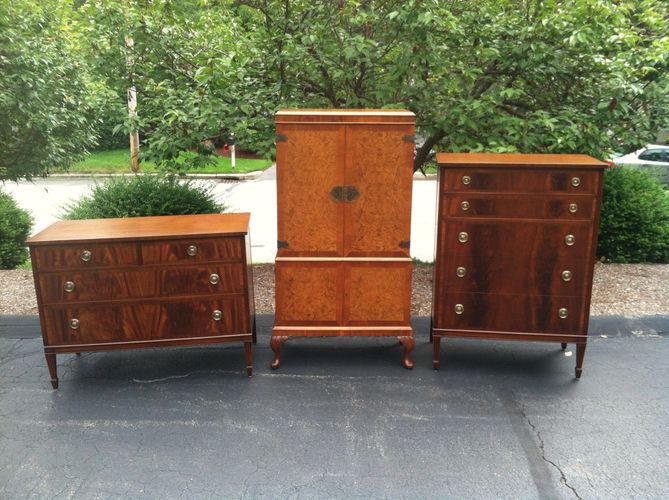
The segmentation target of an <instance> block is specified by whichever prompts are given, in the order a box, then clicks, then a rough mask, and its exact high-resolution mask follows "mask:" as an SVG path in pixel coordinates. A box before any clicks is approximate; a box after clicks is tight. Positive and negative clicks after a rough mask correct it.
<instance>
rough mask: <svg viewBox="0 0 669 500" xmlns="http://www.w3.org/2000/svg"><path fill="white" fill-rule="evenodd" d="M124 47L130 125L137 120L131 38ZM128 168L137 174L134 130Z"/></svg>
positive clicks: (136, 140) (137, 158)
mask: <svg viewBox="0 0 669 500" xmlns="http://www.w3.org/2000/svg"><path fill="white" fill-rule="evenodd" d="M125 46H126V48H127V51H126V56H125V65H126V70H127V72H128V82H129V83H130V86H129V87H128V117H129V118H130V121H131V122H132V123H134V122H135V119H136V118H137V89H136V87H135V82H134V76H133V75H134V73H133V64H134V58H133V56H132V52H133V48H134V46H135V42H134V40H133V39H132V38H130V37H128V36H126V37H125ZM130 168H131V169H132V171H133V172H134V173H137V172H139V130H138V129H137V128H135V129H134V130H132V131H131V132H130Z"/></svg>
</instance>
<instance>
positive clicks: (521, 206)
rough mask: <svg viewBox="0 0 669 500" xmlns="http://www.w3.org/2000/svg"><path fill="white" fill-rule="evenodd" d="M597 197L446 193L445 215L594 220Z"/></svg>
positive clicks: (444, 197)
mask: <svg viewBox="0 0 669 500" xmlns="http://www.w3.org/2000/svg"><path fill="white" fill-rule="evenodd" d="M594 213H595V197H594V196H587V195H586V196H583V195H560V196H546V195H543V196H541V195H523V196H519V195H508V194H507V195H504V194H496V195H481V194H474V193H472V194H466V193H446V194H443V195H442V202H441V216H442V217H467V218H477V217H488V218H519V219H564V220H591V219H592V218H593V216H594Z"/></svg>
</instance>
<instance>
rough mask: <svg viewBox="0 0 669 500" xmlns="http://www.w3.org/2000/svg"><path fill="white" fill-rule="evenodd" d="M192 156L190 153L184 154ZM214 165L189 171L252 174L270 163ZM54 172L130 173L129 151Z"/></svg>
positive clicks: (101, 154)
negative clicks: (233, 165) (234, 165)
mask: <svg viewBox="0 0 669 500" xmlns="http://www.w3.org/2000/svg"><path fill="white" fill-rule="evenodd" d="M184 154H192V153H184ZM214 158H215V160H216V163H215V164H214V165H207V166H206V167H200V168H195V169H192V170H189V171H188V173H191V174H230V173H245V172H254V171H256V170H265V169H266V168H267V167H269V166H270V165H271V164H272V162H271V161H270V160H249V159H246V158H244V159H242V158H237V161H236V167H235V169H234V170H233V169H232V165H231V163H230V158H225V157H223V156H216V157H214ZM139 169H140V171H141V172H155V171H156V166H155V164H153V163H151V162H142V163H140V164H139ZM54 172H68V173H71V174H124V173H130V172H131V170H130V150H129V149H111V150H108V151H96V152H94V153H91V154H90V155H88V156H87V157H86V158H84V159H83V160H81V161H80V162H77V163H75V164H74V165H72V166H71V167H70V168H69V169H67V170H64V169H56V170H54Z"/></svg>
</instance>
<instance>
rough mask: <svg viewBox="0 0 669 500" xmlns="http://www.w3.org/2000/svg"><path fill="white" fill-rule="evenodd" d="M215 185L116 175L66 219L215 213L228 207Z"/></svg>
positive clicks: (73, 206) (164, 177) (72, 207)
mask: <svg viewBox="0 0 669 500" xmlns="http://www.w3.org/2000/svg"><path fill="white" fill-rule="evenodd" d="M213 188H214V186H213V185H211V184H210V185H203V184H201V183H196V182H194V181H193V180H180V179H179V178H177V177H176V176H174V175H134V176H130V177H116V178H112V179H109V180H107V181H106V182H104V183H102V184H96V185H95V186H94V187H93V188H92V191H91V194H90V195H88V196H84V197H82V198H81V199H79V200H78V201H76V202H74V203H71V204H69V205H67V206H66V207H65V208H64V211H63V213H62V214H61V218H63V219H109V218H115V217H143V216H150V215H186V214H212V213H220V212H223V211H224V210H225V206H224V205H222V204H221V203H219V202H218V201H216V196H215V195H214V194H213Z"/></svg>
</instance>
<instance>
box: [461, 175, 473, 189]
mask: <svg viewBox="0 0 669 500" xmlns="http://www.w3.org/2000/svg"><path fill="white" fill-rule="evenodd" d="M471 182H472V178H471V177H469V176H468V175H463V176H462V183H463V184H464V185H465V186H468V185H469V184H471Z"/></svg>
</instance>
